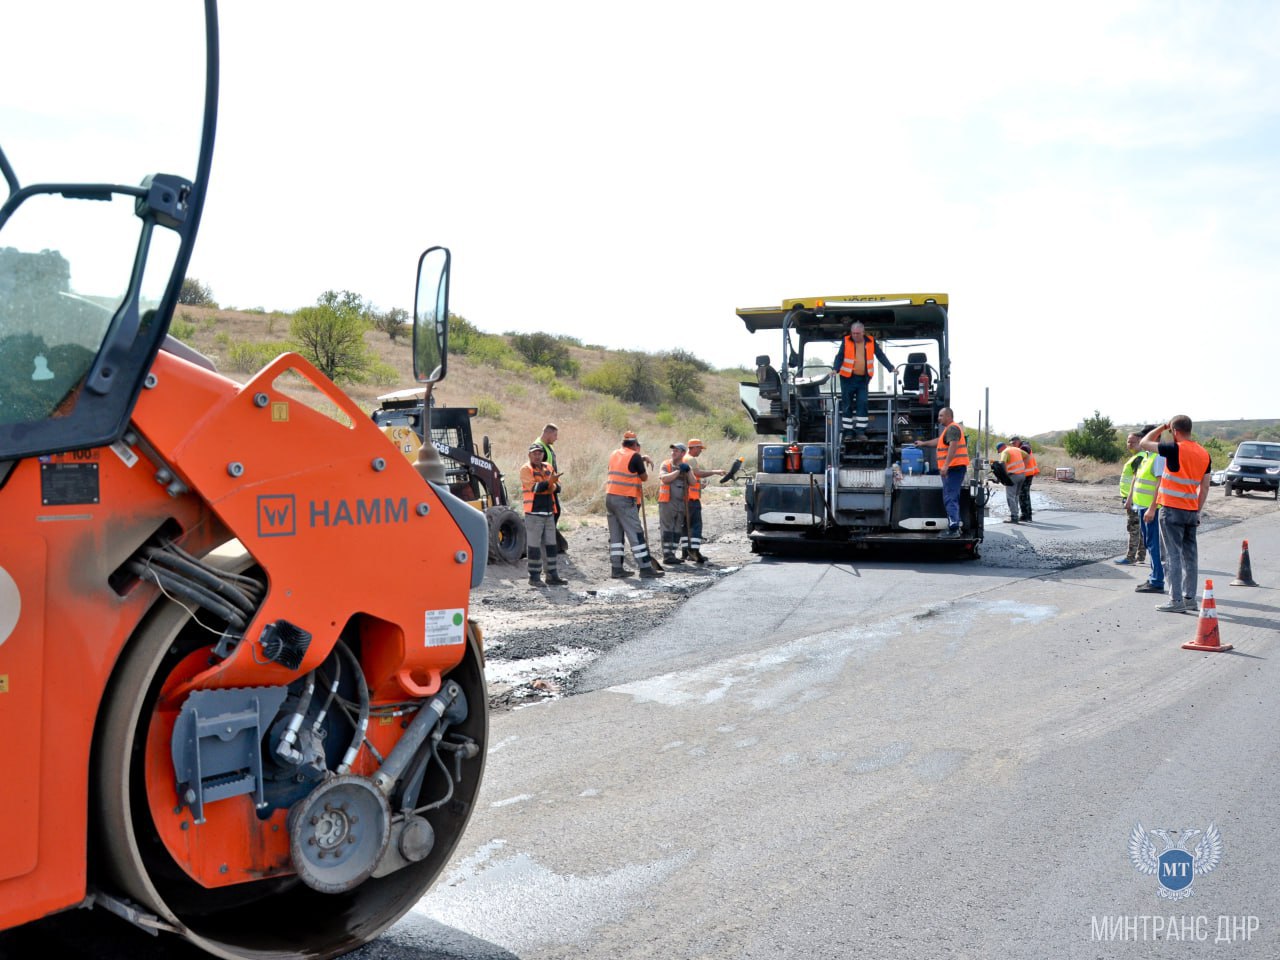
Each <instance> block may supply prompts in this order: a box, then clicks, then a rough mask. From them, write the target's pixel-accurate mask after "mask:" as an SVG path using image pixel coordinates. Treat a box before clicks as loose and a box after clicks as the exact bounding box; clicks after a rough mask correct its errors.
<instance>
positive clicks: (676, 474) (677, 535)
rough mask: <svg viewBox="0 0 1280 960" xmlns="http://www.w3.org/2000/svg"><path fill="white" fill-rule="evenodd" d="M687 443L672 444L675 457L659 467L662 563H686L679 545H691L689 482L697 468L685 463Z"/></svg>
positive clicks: (687, 450) (672, 453) (659, 518)
mask: <svg viewBox="0 0 1280 960" xmlns="http://www.w3.org/2000/svg"><path fill="white" fill-rule="evenodd" d="M688 452H689V448H688V446H686V445H685V444H683V443H673V444H671V456H670V458H669V459H667V460H664V461H663V462H662V466H660V467H659V468H658V483H659V484H660V486H659V487H658V524H659V526H661V527H662V562H663V563H684V559H683V558H682V557H677V556H676V546H677V545H680V546H683V547H685V548H686V549H687V548H688V546H689V526H688V519H689V506H688V499H687V498H688V493H689V481H690V479H691V474H692V472H693V468H692V467H690V466H689V464H687V463H685V462H684V455H685V454H686V453H688Z"/></svg>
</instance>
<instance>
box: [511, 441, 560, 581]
mask: <svg viewBox="0 0 1280 960" xmlns="http://www.w3.org/2000/svg"><path fill="white" fill-rule="evenodd" d="M543 455H544V449H543V447H542V445H541V444H539V443H531V444H530V445H529V462H528V463H526V464H524V465H523V466H521V467H520V489H521V491H522V492H523V493H524V529H525V543H526V550H527V551H528V555H529V586H531V587H540V586H542V570H543V567H544V565H545V567H546V571H547V585H548V586H551V587H562V586H564V585H565V583H566V581H565V580H562V579H561V578H560V574H559V573H557V572H556V558H557V555H558V552H559V551H558V550H557V549H556V517H555V496H556V487H557V482H556V481H557V479H558V477H557V475H556V474H555V473H553V472H552V470H551V467H550V466H548V465H547V464H546V463H545V462H544V461H543Z"/></svg>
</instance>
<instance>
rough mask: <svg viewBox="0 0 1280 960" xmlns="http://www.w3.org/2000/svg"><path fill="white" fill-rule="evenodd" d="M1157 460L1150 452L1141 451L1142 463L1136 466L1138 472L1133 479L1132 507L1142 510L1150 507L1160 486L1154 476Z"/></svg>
mask: <svg viewBox="0 0 1280 960" xmlns="http://www.w3.org/2000/svg"><path fill="white" fill-rule="evenodd" d="M1157 459H1159V458H1158V456H1157V455H1156V454H1154V453H1152V452H1151V451H1150V450H1143V451H1142V463H1140V464H1139V465H1138V472H1137V474H1136V475H1135V476H1134V478H1133V505H1134V506H1135V507H1138V508H1139V509H1142V510H1145V509H1147V507H1149V506H1151V504H1152V502H1153V501H1154V500H1155V498H1156V490H1157V489H1158V488H1159V486H1160V478H1159V477H1157V476H1156V460H1157ZM1126 496H1127V494H1126Z"/></svg>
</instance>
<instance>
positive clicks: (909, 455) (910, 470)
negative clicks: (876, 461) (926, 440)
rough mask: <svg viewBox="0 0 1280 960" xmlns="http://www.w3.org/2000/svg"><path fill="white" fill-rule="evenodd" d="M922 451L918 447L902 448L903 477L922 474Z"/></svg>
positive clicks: (923, 463) (923, 468)
mask: <svg viewBox="0 0 1280 960" xmlns="http://www.w3.org/2000/svg"><path fill="white" fill-rule="evenodd" d="M924 470H925V461H924V451H923V450H921V449H920V448H919V447H903V448H902V472H903V474H904V475H915V474H921V473H924Z"/></svg>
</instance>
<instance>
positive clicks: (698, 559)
mask: <svg viewBox="0 0 1280 960" xmlns="http://www.w3.org/2000/svg"><path fill="white" fill-rule="evenodd" d="M690 553H692V554H693V560H694V562H695V563H697V564H698V565H699V566H701V565H702V564H704V563H707V562H708V561H707V558H706V557H704V556H703V555H702V551H701V550H700V549H699V550H691V551H690Z"/></svg>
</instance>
